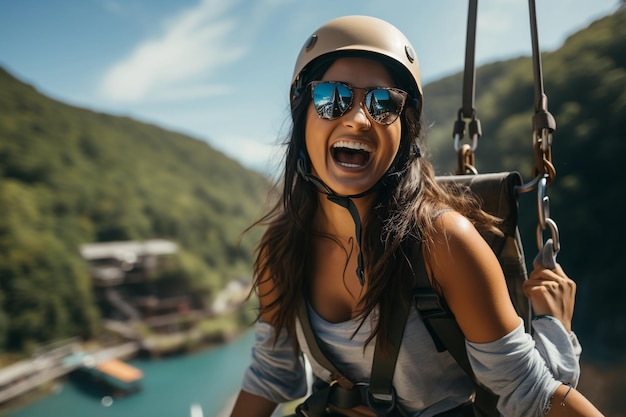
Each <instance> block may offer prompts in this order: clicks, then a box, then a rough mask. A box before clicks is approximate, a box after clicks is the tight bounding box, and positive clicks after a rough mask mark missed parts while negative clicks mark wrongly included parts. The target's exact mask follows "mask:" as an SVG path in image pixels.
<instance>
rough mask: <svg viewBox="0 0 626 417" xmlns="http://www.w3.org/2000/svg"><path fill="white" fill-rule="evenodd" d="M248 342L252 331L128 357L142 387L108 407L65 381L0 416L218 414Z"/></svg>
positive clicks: (235, 383)
mask: <svg viewBox="0 0 626 417" xmlns="http://www.w3.org/2000/svg"><path fill="white" fill-rule="evenodd" d="M253 341H254V332H253V331H248V332H246V333H244V334H243V335H242V336H240V337H238V338H236V339H235V340H233V341H232V342H231V343H228V344H226V345H223V346H219V347H215V348H211V349H209V350H206V351H202V352H198V353H193V354H189V355H185V356H174V357H166V358H162V359H134V360H129V361H127V362H128V363H129V364H131V365H133V366H135V367H137V368H139V369H141V370H142V371H143V373H144V381H143V390H142V391H141V392H139V393H136V394H132V395H129V396H128V397H125V398H115V399H113V402H112V403H111V404H110V405H108V406H104V405H102V403H103V401H102V399H101V398H99V397H96V396H94V395H90V394H88V393H86V392H84V391H83V390H81V389H80V387H79V386H77V385H76V384H74V383H72V382H64V383H63V384H62V387H61V388H60V390H59V392H58V393H56V394H53V395H50V396H48V397H45V398H43V399H41V400H38V401H37V402H34V403H31V404H28V405H26V406H24V407H23V408H20V409H18V410H13V411H11V412H7V413H4V414H2V417H126V416H128V417H138V416H142V417H143V416H146V417H189V416H190V410H191V407H192V405H194V404H197V405H199V406H200V407H201V408H202V411H203V414H204V417H217V416H218V414H220V410H222V409H223V408H224V406H225V405H227V404H229V402H230V401H231V400H232V398H233V396H234V395H236V393H237V392H238V390H239V386H240V384H241V380H242V378H243V373H244V371H245V369H246V367H247V366H248V363H249V361H250V349H251V347H252V343H253ZM104 402H105V403H106V401H104Z"/></svg>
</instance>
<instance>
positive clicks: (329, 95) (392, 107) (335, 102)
mask: <svg viewBox="0 0 626 417" xmlns="http://www.w3.org/2000/svg"><path fill="white" fill-rule="evenodd" d="M309 86H310V87H311V97H312V99H313V106H315V111H316V112H317V114H318V116H319V117H321V118H322V119H327V120H333V119H337V118H339V117H341V116H343V115H344V114H346V113H347V112H348V111H349V110H350V108H351V107H352V102H353V100H354V91H353V90H363V91H365V101H364V103H365V109H366V111H367V113H368V114H369V115H370V117H371V118H372V120H374V121H375V122H377V123H380V124H382V125H390V124H391V123H393V122H395V121H396V119H397V118H398V116H400V113H402V109H403V108H404V103H405V102H406V98H407V96H408V93H407V92H406V91H403V90H400V89H399V88H392V87H372V88H360V87H354V86H351V85H350V84H347V83H342V82H338V81H313V82H311V83H310V84H309Z"/></svg>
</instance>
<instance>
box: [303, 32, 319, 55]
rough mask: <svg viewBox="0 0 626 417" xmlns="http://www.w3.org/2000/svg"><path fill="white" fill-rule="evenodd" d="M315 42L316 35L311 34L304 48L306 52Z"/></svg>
mask: <svg viewBox="0 0 626 417" xmlns="http://www.w3.org/2000/svg"><path fill="white" fill-rule="evenodd" d="M316 43H317V35H312V36H311V37H310V38H309V40H308V41H307V43H306V45H305V46H304V48H305V49H306V51H307V52H309V51H310V50H311V49H313V47H314V46H315V44H316Z"/></svg>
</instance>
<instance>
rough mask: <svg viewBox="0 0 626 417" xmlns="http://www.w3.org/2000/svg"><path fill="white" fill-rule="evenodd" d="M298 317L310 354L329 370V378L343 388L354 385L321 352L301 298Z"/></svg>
mask: <svg viewBox="0 0 626 417" xmlns="http://www.w3.org/2000/svg"><path fill="white" fill-rule="evenodd" d="M298 318H299V319H300V325H301V326H302V332H303V333H304V338H305V339H306V344H307V346H308V347H309V350H310V351H311V355H313V358H315V360H316V361H317V363H319V364H320V365H321V366H323V367H324V369H326V370H327V371H329V372H330V374H331V378H333V379H334V380H335V381H337V382H338V383H339V385H341V386H342V387H343V388H347V389H350V388H352V386H353V385H354V384H353V383H352V381H350V380H349V379H348V378H346V377H345V375H344V374H343V372H341V371H340V370H339V369H338V368H337V367H336V366H335V364H333V363H332V362H331V361H330V360H329V359H328V358H327V357H326V355H325V354H324V352H322V349H321V348H320V346H319V343H318V342H317V336H315V333H314V332H313V328H312V327H311V321H310V320H309V312H308V311H307V305H306V300H305V299H303V300H302V302H300V304H299V306H298Z"/></svg>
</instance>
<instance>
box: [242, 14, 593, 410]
mask: <svg viewBox="0 0 626 417" xmlns="http://www.w3.org/2000/svg"><path fill="white" fill-rule="evenodd" d="M422 101H423V100H422V87H421V83H420V70H419V64H418V62H417V58H416V56H415V53H414V51H413V48H412V47H411V45H410V43H409V42H408V40H407V39H406V37H405V36H404V35H403V34H402V33H401V32H399V31H398V30H397V29H396V28H395V27H393V26H392V25H390V24H388V23H386V22H384V21H381V20H379V19H375V18H371V17H364V16H348V17H343V18H339V19H335V20H333V21H331V22H329V23H327V24H325V25H323V26H322V27H321V28H319V29H318V30H317V31H316V32H315V34H314V35H313V36H311V38H310V39H309V40H308V41H307V43H306V44H305V45H304V47H303V48H302V51H301V52H300V55H299V57H298V60H297V62H296V67H295V72H294V77H293V80H292V86H291V105H292V119H293V128H292V131H291V135H290V138H289V141H288V143H287V153H286V158H285V171H284V177H283V179H282V180H283V194H282V199H281V201H280V202H279V203H278V204H277V205H276V206H275V207H274V209H273V210H272V211H270V213H268V214H267V215H266V216H265V218H264V219H263V220H262V222H261V223H263V224H265V225H267V226H268V228H267V231H266V233H265V235H264V237H263V239H262V241H261V244H260V247H259V255H258V258H257V262H256V264H255V282H254V288H255V290H256V292H257V294H258V296H259V299H260V304H261V310H260V318H259V321H258V323H257V327H256V343H255V347H254V349H253V359H252V363H251V365H250V367H249V369H248V371H247V373H246V376H245V379H244V382H243V386H242V390H241V391H240V394H239V396H238V398H237V401H236V404H235V407H234V410H233V414H232V415H233V416H236V417H239V416H270V415H271V414H272V412H273V411H274V409H275V407H276V405H277V404H278V403H280V402H285V401H290V400H294V399H297V398H300V397H302V396H304V395H305V393H306V390H307V382H306V378H305V367H304V361H303V354H304V355H306V356H307V358H308V359H309V361H310V363H311V366H312V368H313V372H314V374H315V375H316V377H317V378H319V379H322V380H324V381H325V382H326V383H330V384H334V383H335V382H337V381H332V380H331V378H332V377H331V376H330V375H329V372H328V370H325V369H324V368H323V367H322V366H321V365H320V364H319V363H317V362H316V360H315V358H314V357H313V356H312V355H311V346H308V344H307V342H306V340H305V338H304V336H303V331H302V326H301V323H300V321H299V319H298V318H297V315H298V307H299V306H300V305H301V303H304V304H302V305H306V309H307V311H308V315H309V317H310V322H311V326H312V328H313V330H314V332H315V334H316V336H317V338H318V340H319V344H320V346H321V349H322V350H324V353H325V354H326V355H327V356H328V357H329V358H331V360H332V361H333V362H334V363H335V364H336V365H337V366H338V367H340V368H341V369H342V371H344V373H345V375H346V377H347V378H349V379H350V381H351V382H352V383H354V384H359V385H360V386H363V385H367V384H368V383H369V377H370V369H371V364H372V355H373V351H374V350H375V349H381V350H382V351H385V349H389V346H388V344H389V342H388V340H389V334H390V328H391V327H392V326H391V325H392V323H391V319H390V317H391V312H392V311H394V309H395V308H397V307H398V305H399V303H404V302H407V301H405V300H406V294H408V293H409V291H410V289H411V285H412V279H413V274H412V270H413V265H414V263H415V261H416V259H415V256H414V254H415V253H417V252H418V251H417V250H418V249H419V248H421V249H422V253H423V255H424V259H425V262H426V266H427V271H428V275H429V278H430V280H431V281H432V282H433V285H434V286H435V288H437V290H438V292H439V293H440V294H441V295H442V296H443V297H444V299H445V300H446V302H447V304H448V305H449V307H450V309H451V311H452V312H453V313H454V315H455V317H456V318H457V321H458V323H459V325H460V327H461V330H462V331H463V334H464V335H465V337H466V340H467V349H468V354H469V356H470V360H471V363H472V365H473V368H474V371H475V373H476V374H477V376H478V378H479V379H480V380H481V381H482V382H483V383H484V384H485V385H487V386H488V387H489V388H490V389H492V390H493V391H494V392H495V393H496V394H498V395H499V396H500V400H499V403H498V409H499V411H500V412H501V413H503V414H504V415H506V416H513V415H519V416H534V415H550V416H558V415H589V416H593V415H601V414H600V413H599V412H598V411H597V410H596V409H595V408H594V407H593V406H592V405H591V404H590V403H589V402H588V401H587V400H586V399H585V398H584V397H583V396H582V395H581V394H580V393H578V392H577V391H576V390H575V389H574V388H573V386H574V385H575V384H576V382H577V380H578V355H579V354H580V350H579V347H578V345H577V341H576V338H575V336H574V335H573V333H571V328H570V326H571V317H572V313H573V300H574V292H575V288H574V287H575V286H574V284H573V282H572V281H571V280H569V279H568V278H567V276H566V275H565V274H564V273H563V271H562V270H561V269H560V267H558V266H557V267H556V268H554V269H553V270H549V269H545V268H541V267H537V268H536V269H535V271H533V273H532V274H531V276H530V279H529V280H528V283H527V285H526V287H525V292H526V294H527V295H528V296H529V297H530V298H531V301H532V303H533V307H534V311H535V312H536V313H537V314H538V315H539V317H540V318H539V319H537V320H536V321H534V323H533V324H534V327H535V333H536V334H537V347H535V342H533V339H531V337H530V336H529V335H528V334H526V333H525V332H524V330H523V325H522V320H521V319H520V318H519V317H518V315H517V314H516V312H515V310H514V308H513V306H512V304H511V302H510V299H509V296H508V292H507V288H506V284H505V281H504V279H503V273H502V270H501V268H500V265H499V263H498V261H497V259H496V258H495V256H494V255H493V252H492V251H491V249H490V248H489V246H488V245H487V244H486V243H485V242H484V240H483V239H482V238H481V236H480V234H479V233H478V231H477V228H494V227H495V226H496V223H497V219H494V218H492V217H490V216H489V215H487V214H486V213H484V212H482V211H481V210H480V209H479V208H478V205H477V204H476V202H475V201H474V200H473V199H472V198H471V197H470V196H468V195H466V194H463V193H459V192H453V190H451V189H444V188H442V186H440V185H438V184H437V183H436V182H435V180H434V173H433V169H432V166H431V164H430V163H429V162H428V161H426V160H424V158H422V157H421V155H420V148H419V144H418V141H420V140H421V138H422V137H423V136H424V135H423V132H422V121H421V110H422ZM555 347H556V349H555ZM557 349H558V350H557ZM555 351H556V353H555ZM561 381H563V382H561ZM340 383H341V381H340ZM393 386H394V389H395V392H396V393H397V401H398V402H397V410H395V411H397V412H400V413H402V414H403V415H407V416H417V415H420V416H433V415H453V414H452V413H455V412H458V413H462V410H466V409H468V408H467V404H468V403H469V402H470V401H471V396H472V385H471V383H470V380H469V378H468V377H467V376H466V375H465V374H464V373H463V371H462V370H461V368H460V367H459V366H458V365H457V364H456V362H455V361H454V359H452V357H451V356H450V355H449V354H448V353H447V352H443V353H438V352H437V350H436V349H435V346H434V344H433V341H432V339H431V337H430V335H429V334H428V332H427V331H426V329H425V326H424V323H423V321H422V318H421V317H420V316H419V313H418V312H416V311H415V310H414V309H411V311H410V315H409V318H408V320H407V324H406V327H405V331H404V337H403V339H402V345H401V347H400V352H399V354H398V359H397V364H396V367H395V374H394V377H393ZM450 410H454V411H450ZM333 411H334V412H337V413H340V414H345V415H372V411H371V410H367V408H366V407H365V406H358V407H356V408H352V409H346V410H342V409H337V408H336V407H333ZM445 413H448V414H445ZM456 415H461V414H456Z"/></svg>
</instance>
